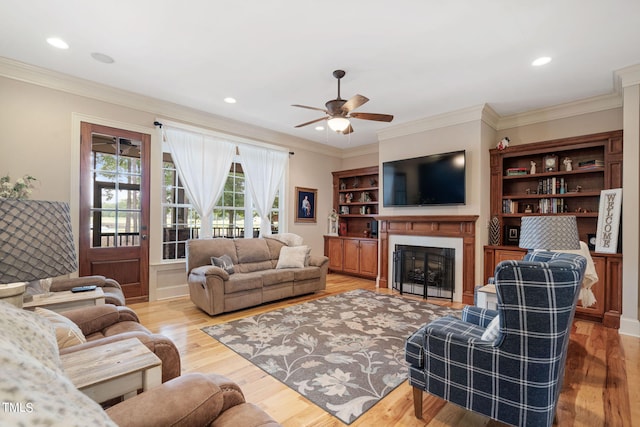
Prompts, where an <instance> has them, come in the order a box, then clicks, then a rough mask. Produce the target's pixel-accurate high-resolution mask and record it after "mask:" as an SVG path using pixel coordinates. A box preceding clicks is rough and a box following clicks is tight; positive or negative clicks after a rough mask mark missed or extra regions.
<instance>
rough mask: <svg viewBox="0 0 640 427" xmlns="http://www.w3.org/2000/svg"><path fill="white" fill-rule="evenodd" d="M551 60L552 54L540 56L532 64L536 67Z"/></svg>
mask: <svg viewBox="0 0 640 427" xmlns="http://www.w3.org/2000/svg"><path fill="white" fill-rule="evenodd" d="M549 62H551V57H550V56H541V57H540V58H537V59H536V60H534V61H533V62H532V63H531V65H533V66H534V67H540V66H541V65H546V64H548V63H549Z"/></svg>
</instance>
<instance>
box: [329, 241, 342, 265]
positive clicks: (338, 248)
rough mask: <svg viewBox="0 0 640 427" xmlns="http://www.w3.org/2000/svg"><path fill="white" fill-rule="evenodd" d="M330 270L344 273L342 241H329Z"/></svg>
mask: <svg viewBox="0 0 640 427" xmlns="http://www.w3.org/2000/svg"><path fill="white" fill-rule="evenodd" d="M327 256H328V257H329V270H332V271H342V239H337V238H336V239H327Z"/></svg>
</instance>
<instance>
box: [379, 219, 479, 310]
mask: <svg viewBox="0 0 640 427" xmlns="http://www.w3.org/2000/svg"><path fill="white" fill-rule="evenodd" d="M376 220H378V221H379V223H380V226H379V239H380V257H381V259H380V264H379V266H380V268H379V273H380V278H379V283H380V287H384V288H387V287H389V283H388V279H389V267H388V266H389V236H390V235H395V234H402V235H409V236H437V237H457V238H461V239H462V245H463V251H462V252H463V254H462V265H463V277H462V302H463V303H465V304H473V289H474V287H475V265H476V256H475V254H476V221H477V220H478V216H477V215H414V216H385V215H380V216H376Z"/></svg>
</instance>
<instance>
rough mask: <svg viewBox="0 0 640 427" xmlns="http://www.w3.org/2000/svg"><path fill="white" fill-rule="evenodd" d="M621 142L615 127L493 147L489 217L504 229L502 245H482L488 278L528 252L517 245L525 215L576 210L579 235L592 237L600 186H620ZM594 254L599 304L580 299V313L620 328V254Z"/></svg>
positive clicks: (571, 212) (565, 213) (606, 324)
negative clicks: (503, 263) (502, 264)
mask: <svg viewBox="0 0 640 427" xmlns="http://www.w3.org/2000/svg"><path fill="white" fill-rule="evenodd" d="M622 145H623V143H622V131H613V132H603V133H598V134H592V135H584V136H578V137H571V138H563V139H556V140H552V141H543V142H536V143H532V144H522V145H515V146H510V147H508V148H506V149H505V150H498V149H492V150H490V154H491V217H495V218H497V219H498V220H499V222H500V227H501V231H502V233H501V238H500V242H499V244H498V245H496V246H485V248H484V273H485V274H484V275H485V280H486V279H487V278H488V277H490V276H493V271H494V269H495V266H496V265H497V264H498V263H500V262H501V261H503V260H507V259H521V258H522V257H523V256H524V254H525V253H526V251H525V250H524V249H520V248H519V247H518V246H517V237H518V236H519V226H520V221H521V219H522V217H523V216H527V215H575V216H576V219H577V223H578V233H579V236H580V240H582V241H584V242H588V241H589V237H590V235H595V233H596V228H597V223H598V208H599V203H600V191H601V190H605V189H611V188H622ZM566 159H568V160H567V161H565V160H566ZM548 160H550V162H547V161H548ZM569 160H570V161H569ZM534 164H535V170H532V166H533V165H534ZM569 165H570V166H569ZM531 172H535V173H531ZM620 234H621V235H622V233H620ZM514 236H515V239H510V237H511V238H513V237H514ZM620 249H621V248H619V250H620ZM591 256H592V258H593V261H594V263H595V266H596V270H597V273H598V278H599V281H598V283H597V284H595V285H594V287H593V288H592V291H593V292H594V294H595V297H596V299H597V303H596V304H595V305H594V306H591V307H589V308H584V307H582V306H581V305H580V304H578V310H577V314H576V315H577V316H580V317H583V318H588V319H591V320H596V321H601V322H602V323H603V324H604V325H605V326H608V327H613V328H619V327H620V314H621V309H622V254H621V253H618V254H604V253H598V252H591Z"/></svg>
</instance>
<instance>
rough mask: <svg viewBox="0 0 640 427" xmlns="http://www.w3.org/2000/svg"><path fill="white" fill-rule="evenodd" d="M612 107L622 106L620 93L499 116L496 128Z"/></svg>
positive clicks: (577, 114) (527, 123)
mask: <svg viewBox="0 0 640 427" xmlns="http://www.w3.org/2000/svg"><path fill="white" fill-rule="evenodd" d="M614 108H622V94H620V93H613V94H609V95H602V96H595V97H592V98H586V99H581V100H578V101H574V102H568V103H566V104H561V105H555V106H553V107H548V108H541V109H539V110H533V111H528V112H526V113H522V114H514V115H512V116H505V117H501V118H500V120H499V122H498V127H497V128H496V130H502V129H511V128H517V127H520V126H526V125H531V124H535V123H543V122H548V121H550V120H558V119H565V118H567V117H573V116H579V115H582V114H588V113H597V112H599V111H605V110H611V109H614Z"/></svg>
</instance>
